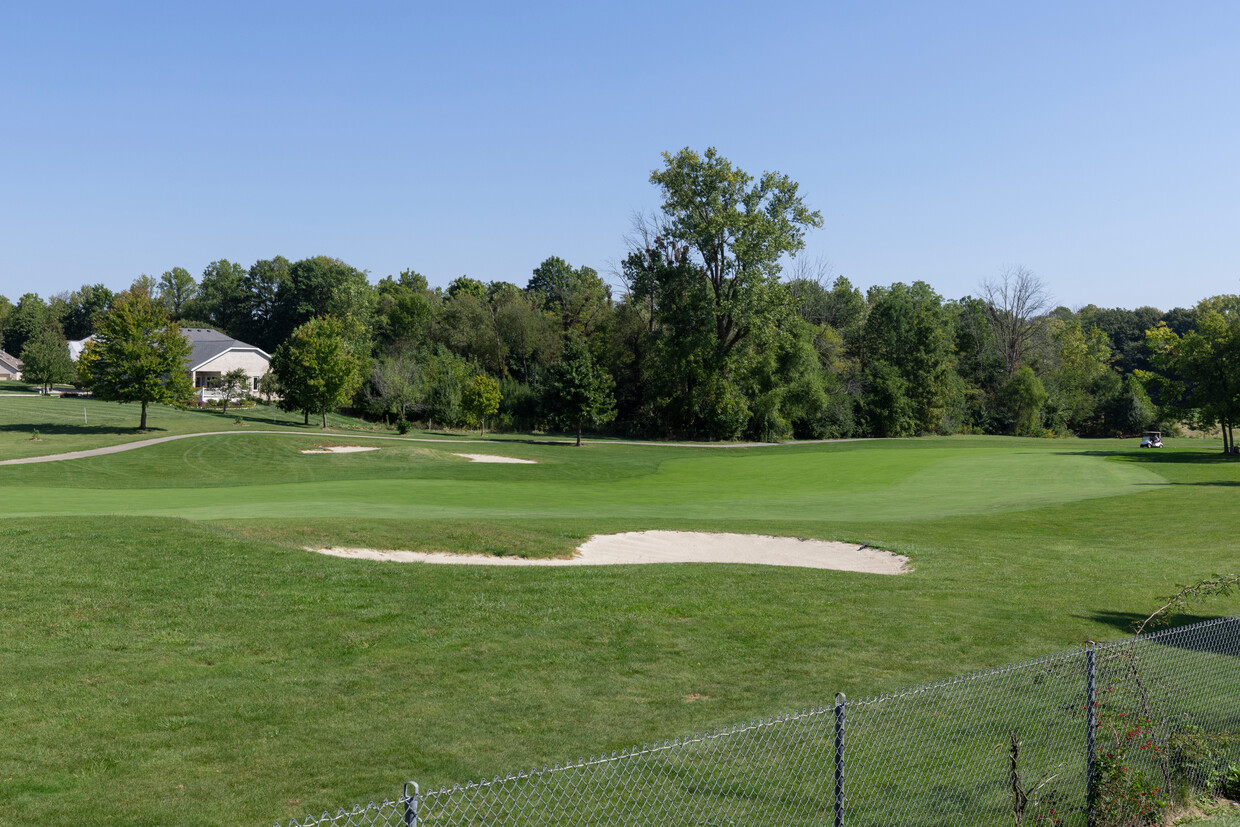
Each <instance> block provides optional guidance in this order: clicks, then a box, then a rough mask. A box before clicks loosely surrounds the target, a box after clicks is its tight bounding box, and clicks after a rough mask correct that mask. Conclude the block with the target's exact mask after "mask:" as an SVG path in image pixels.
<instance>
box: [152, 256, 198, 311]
mask: <svg viewBox="0 0 1240 827" xmlns="http://www.w3.org/2000/svg"><path fill="white" fill-rule="evenodd" d="M197 294H198V283H197V282H195V281H194V277H193V276H191V275H190V274H189V271H188V270H186V269H185V268H184V267H173V268H172V269H171V270H168V271H166V272H165V273H164V274H163V275H162V276H160V277H159V299H160V301H162V302H163V303H164V305H165V306H166V307H167V308H168V313H169V314H171V316H172V318H174V319H177V320H180V319H182V318H184V317H185V311H186V310H188V309H189V306H190V302H192V301H193V299H194V296H196V295H197Z"/></svg>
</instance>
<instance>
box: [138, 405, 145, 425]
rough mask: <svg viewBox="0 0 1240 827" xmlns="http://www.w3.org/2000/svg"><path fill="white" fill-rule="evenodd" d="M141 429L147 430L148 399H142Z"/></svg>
mask: <svg viewBox="0 0 1240 827" xmlns="http://www.w3.org/2000/svg"><path fill="white" fill-rule="evenodd" d="M138 430H139V431H145V430H146V400H145V399H143V400H142V424H141V425H139V426H138Z"/></svg>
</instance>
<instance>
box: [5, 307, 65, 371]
mask: <svg viewBox="0 0 1240 827" xmlns="http://www.w3.org/2000/svg"><path fill="white" fill-rule="evenodd" d="M52 323H53V320H52V314H51V310H50V309H49V308H48V306H47V302H45V301H43V299H41V298H40V297H39V295H38V294H37V293H26V294H25V295H23V296H22V297H21V298H20V299H18V300H17V305H16V306H15V307H14V308H13V312H12V313H10V314H9V317H8V324H7V325H6V327H5V330H4V349H5V350H7V351H8V352H9V353H11V354H13V355H14V356H21V355H22V350H23V349H24V348H25V347H26V342H28V341H30V340H31V339H33V338H34V337H35V336H37V335H38V334H39V332H40V331H42V330H43V329H44V328H45V327H47V326H48V325H51V324H52Z"/></svg>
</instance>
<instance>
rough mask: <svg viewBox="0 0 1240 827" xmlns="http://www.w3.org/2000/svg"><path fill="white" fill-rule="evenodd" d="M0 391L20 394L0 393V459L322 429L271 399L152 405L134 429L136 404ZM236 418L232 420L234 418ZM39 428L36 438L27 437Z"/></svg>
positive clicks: (367, 429)
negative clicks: (225, 407) (223, 405)
mask: <svg viewBox="0 0 1240 827" xmlns="http://www.w3.org/2000/svg"><path fill="white" fill-rule="evenodd" d="M8 384H9V387H3V386H4V385H5V383H3V382H0V394H8V393H21V394H22V395H21V396H7V395H0V460H3V459H16V458H19V457H36V456H46V455H49V454H60V453H68V452H70V451H84V450H89V449H91V448H100V447H103V446H106V445H116V444H120V443H125V442H136V441H138V440H144V439H151V438H154V437H161V436H172V435H177V434H194V433H205V432H214V431H237V432H246V431H253V430H258V429H272V428H274V429H278V430H288V431H307V430H308V431H314V432H316V433H320V432H322V429H321V428H320V427H319V426H320V424H321V421H320V420H318V419H316V418H315V417H311V418H310V423H309V425H306V424H303V417H302V416H301V415H300V414H294V413H285V412H284V411H281V410H280V409H279V408H277V407H275V406H274V405H263V404H259V405H256V406H255V407H253V408H234V409H230V410H229V411H228V412H227V413H223V412H221V411H220V410H219V409H214V410H212V409H209V408H204V409H198V408H190V409H181V408H172V407H168V406H166V405H152V406H151V407H150V409H149V412H148V419H147V426H148V427H147V430H146V431H139V430H138V422H139V418H140V415H141V410H140V408H139V406H138V405H136V404H125V405H122V404H118V403H115V402H100V401H98V400H95V399H90V398H82V397H69V398H62V397H57V396H39V395H38V394H35V393H29V392H28V390H29V386H28V385H26V384H25V383H20V382H18V383H8ZM238 418H239V419H241V423H240V424H237V423H236V422H235V420H237V419H238ZM327 425H328V428H327V432H328V433H336V434H340V433H346V434H354V433H370V434H394V433H395V432H394V431H390V430H387V429H385V428H383V427H381V426H379V425H374V424H371V423H366V422H363V421H361V420H358V419H354V418H352V417H348V416H342V415H340V414H328V415H327ZM35 430H38V432H39V439H38V440H37V441H36V440H32V439H31V435H32V433H33V432H34V431H35ZM413 435H417V436H424V437H432V438H435V437H447V438H458V439H459V438H470V435H455V434H442V433H427V432H415V433H414V434H413Z"/></svg>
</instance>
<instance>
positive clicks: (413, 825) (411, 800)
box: [404, 781, 418, 827]
mask: <svg viewBox="0 0 1240 827" xmlns="http://www.w3.org/2000/svg"><path fill="white" fill-rule="evenodd" d="M410 787H413V795H410V794H409V788H410ZM404 799H405V827H418V785H417V782H415V781H406V782H405V795H404Z"/></svg>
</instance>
